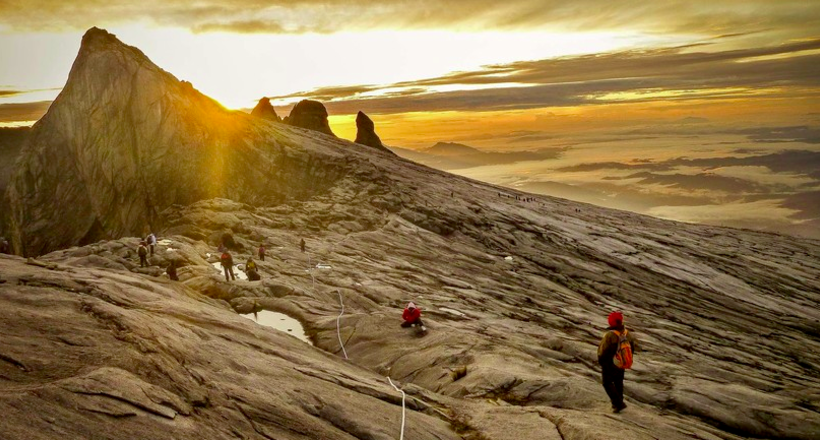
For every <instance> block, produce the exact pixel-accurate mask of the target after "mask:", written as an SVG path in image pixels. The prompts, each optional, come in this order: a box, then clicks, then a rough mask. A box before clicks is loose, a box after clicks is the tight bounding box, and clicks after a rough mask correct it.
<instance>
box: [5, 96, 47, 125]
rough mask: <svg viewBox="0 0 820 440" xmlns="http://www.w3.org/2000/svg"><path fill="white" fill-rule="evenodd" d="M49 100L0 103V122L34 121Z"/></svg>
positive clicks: (43, 110)
mask: <svg viewBox="0 0 820 440" xmlns="http://www.w3.org/2000/svg"><path fill="white" fill-rule="evenodd" d="M49 106H51V101H39V102H25V103H17V104H0V122H16V121H36V120H38V119H40V118H41V117H42V116H43V115H44V114H46V111H47V110H48V107H49Z"/></svg>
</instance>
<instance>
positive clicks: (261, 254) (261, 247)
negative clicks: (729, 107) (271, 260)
mask: <svg viewBox="0 0 820 440" xmlns="http://www.w3.org/2000/svg"><path fill="white" fill-rule="evenodd" d="M259 261H265V244H264V243H260V244H259Z"/></svg>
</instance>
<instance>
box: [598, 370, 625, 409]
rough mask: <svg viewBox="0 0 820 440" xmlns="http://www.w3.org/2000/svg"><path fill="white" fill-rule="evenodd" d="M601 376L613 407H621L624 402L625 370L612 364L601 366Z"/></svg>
mask: <svg viewBox="0 0 820 440" xmlns="http://www.w3.org/2000/svg"><path fill="white" fill-rule="evenodd" d="M601 368H602V369H601V378H602V379H603V385H604V390H606V394H607V396H609V400H610V401H611V402H612V407H613V408H620V407H622V406H623V404H624V370H621V369H620V368H617V367H615V366H614V365H612V366H606V367H601Z"/></svg>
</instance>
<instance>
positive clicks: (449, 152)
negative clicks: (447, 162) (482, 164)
mask: <svg viewBox="0 0 820 440" xmlns="http://www.w3.org/2000/svg"><path fill="white" fill-rule="evenodd" d="M424 152H425V153H428V154H435V155H438V156H457V155H461V154H475V153H479V152H480V150H478V149H476V148H473V147H471V146H469V145H464V144H459V143H455V142H439V143H437V144H435V145H433V146H432V147H430V148H428V149H426V150H424Z"/></svg>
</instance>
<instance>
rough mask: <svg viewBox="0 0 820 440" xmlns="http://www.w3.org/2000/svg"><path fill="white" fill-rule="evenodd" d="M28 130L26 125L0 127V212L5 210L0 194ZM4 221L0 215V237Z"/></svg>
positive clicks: (3, 231) (2, 232) (3, 232)
mask: <svg viewBox="0 0 820 440" xmlns="http://www.w3.org/2000/svg"><path fill="white" fill-rule="evenodd" d="M30 132H31V129H29V128H28V127H19V128H2V127H0V212H3V211H6V210H7V207H6V201H5V200H3V197H2V195H3V194H4V193H5V192H6V185H7V184H8V182H9V180H11V176H12V174H14V164H15V162H16V161H17V158H18V157H19V156H20V152H21V151H22V150H23V144H24V143H25V141H26V139H27V138H28V134H29V133H30ZM4 221H5V220H4V218H3V216H2V215H0V237H2V236H4V235H5V225H4Z"/></svg>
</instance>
